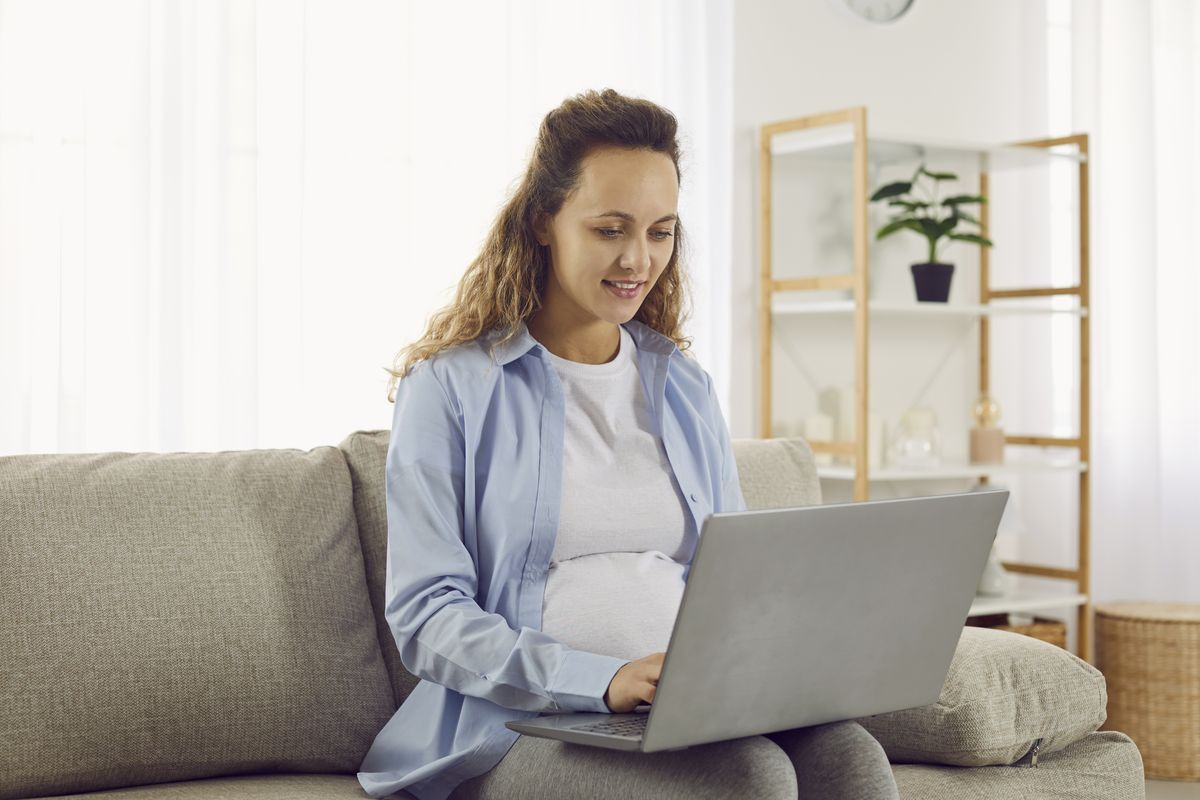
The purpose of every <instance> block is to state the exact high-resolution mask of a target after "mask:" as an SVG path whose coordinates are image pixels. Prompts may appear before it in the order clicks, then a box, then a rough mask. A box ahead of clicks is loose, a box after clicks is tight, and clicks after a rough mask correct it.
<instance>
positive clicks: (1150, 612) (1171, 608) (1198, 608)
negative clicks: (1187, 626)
mask: <svg viewBox="0 0 1200 800" xmlns="http://www.w3.org/2000/svg"><path fill="white" fill-rule="evenodd" d="M1095 611H1096V614H1098V615H1099V614H1103V615H1105V616H1109V617H1125V618H1127V619H1143V620H1149V621H1152V622H1200V603H1156V602H1151V601H1148V600H1129V601H1123V602H1117V603H1102V604H1097V605H1096V606H1095Z"/></svg>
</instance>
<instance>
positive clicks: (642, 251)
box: [621, 239, 650, 275]
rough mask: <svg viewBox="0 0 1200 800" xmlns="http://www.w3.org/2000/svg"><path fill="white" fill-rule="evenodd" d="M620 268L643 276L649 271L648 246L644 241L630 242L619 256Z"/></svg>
mask: <svg viewBox="0 0 1200 800" xmlns="http://www.w3.org/2000/svg"><path fill="white" fill-rule="evenodd" d="M621 267H622V268H624V269H628V270H632V271H633V272H635V273H637V274H638V275H643V274H645V272H646V271H647V270H649V269H650V245H649V244H647V243H646V242H644V241H641V240H640V239H638V240H633V239H631V240H630V244H629V246H628V247H627V248H625V252H624V253H622V254H621Z"/></svg>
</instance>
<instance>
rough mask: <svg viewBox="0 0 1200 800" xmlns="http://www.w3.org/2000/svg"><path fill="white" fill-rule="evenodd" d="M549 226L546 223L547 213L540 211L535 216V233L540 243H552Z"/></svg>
mask: <svg viewBox="0 0 1200 800" xmlns="http://www.w3.org/2000/svg"><path fill="white" fill-rule="evenodd" d="M548 228H549V226H548V225H547V223H546V215H545V214H542V213H540V212H539V213H538V214H536V215H534V218H533V235H534V236H535V237H536V238H537V241H538V244H540V245H547V244H550V236H549V235H548V233H547V230H548Z"/></svg>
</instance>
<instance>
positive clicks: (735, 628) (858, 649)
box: [505, 489, 1008, 753]
mask: <svg viewBox="0 0 1200 800" xmlns="http://www.w3.org/2000/svg"><path fill="white" fill-rule="evenodd" d="M1007 502H1008V490H1006V489H990V490H983V491H978V490H977V491H971V492H963V493H959V494H946V495H935V496H932V497H906V498H900V499H894V500H872V501H867V502H858V503H836V504H829V505H817V506H804V507H800V508H780V509H766V510H760V511H744V512H732V513H722V514H712V515H710V516H709V517H707V518H706V519H705V521H704V530H703V534H702V535H701V537H700V543H699V546H698V547H697V549H696V553H695V557H694V559H693V562H692V567H691V572H690V574H689V576H688V582H687V585H686V586H685V587H684V592H683V601H682V604H681V606H680V608H679V613H678V615H677V616H676V618H675V627H674V628H673V630H672V632H671V639H670V643H669V645H668V646H667V655H666V658H665V660H664V662H663V667H662V672H661V674H660V675H659V681H658V687H657V689H656V690H655V695H654V702H653V704H651V705H642V706H639V707H638V708H637V709H635V710H634V711H633V712H631V713H627V714H597V713H552V714H544V715H541V716H538V717H534V718H531V719H524V720H513V721H510V722H507V723H505V724H506V725H507V726H508V727H509V728H511V729H512V730H515V731H519V732H520V733H523V734H526V735H528V736H542V737H546V738H550V739H563V740H566V741H568V742H576V743H578V744H590V745H596V746H598V747H609V748H613V749H616V750H636V751H641V752H644V753H653V752H655V751H659V750H679V749H682V748H685V747H689V746H691V745H695V744H704V743H706V742H716V741H722V740H725V739H736V738H738V737H742V736H751V735H754V734H760V733H770V732H772V731H780V730H787V729H789V728H800V727H806V726H809V725H820V724H822V723H826V722H834V721H837V720H844V719H857V718H859V717H865V716H870V715H872V714H882V713H885V712H888V711H896V710H899V709H903V708H914V707H918V706H924V705H929V704H930V703H934V702H937V700H938V697H939V696H940V694H941V691H942V683H943V681H945V679H946V673H947V672H948V671H949V669H950V661H951V659H952V658H953V657H954V651H955V649H956V647H957V646H958V640H959V636H960V635H961V633H962V628H963V625H964V624H965V622H966V618H967V614H968V612H969V611H970V608H971V602H972V601H973V600H974V597H975V589H976V588H977V587H978V585H979V579H980V577H981V576H982V574H983V568H984V566H985V564H986V563H987V559H988V554H989V552H990V550H991V547H992V542H993V540H994V539H995V537H996V530H997V528H998V527H999V525H1000V516H1001V514H1002V513H1003V511H1004V506H1005V504H1006V503H1007ZM645 655H650V654H649V653H646V654H645Z"/></svg>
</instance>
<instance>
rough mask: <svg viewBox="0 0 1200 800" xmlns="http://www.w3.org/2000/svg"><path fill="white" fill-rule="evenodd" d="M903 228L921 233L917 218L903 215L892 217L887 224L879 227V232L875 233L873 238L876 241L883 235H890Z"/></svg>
mask: <svg viewBox="0 0 1200 800" xmlns="http://www.w3.org/2000/svg"><path fill="white" fill-rule="evenodd" d="M905 228H907V229H909V230H914V231H916V232H917V233H922V230H921V226H920V225H919V224H918V223H917V220H915V219H910V218H908V217H905V218H902V219H894V220H892V221H891V222H889V223H888V224H887V225H884V226H883V227H882V228H880V229H879V232H878V233H876V234H875V239H876V240H877V241H878V240H879V239H882V238H884V237H885V236H891V235H892V234H893V233H895V232H896V231H901V230H904V229H905Z"/></svg>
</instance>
